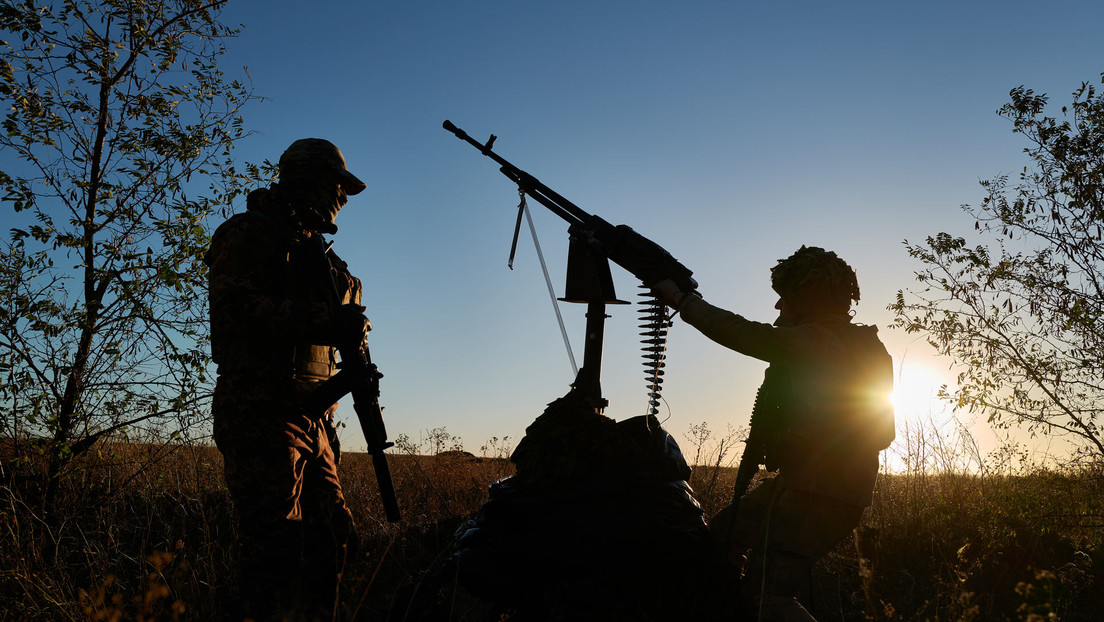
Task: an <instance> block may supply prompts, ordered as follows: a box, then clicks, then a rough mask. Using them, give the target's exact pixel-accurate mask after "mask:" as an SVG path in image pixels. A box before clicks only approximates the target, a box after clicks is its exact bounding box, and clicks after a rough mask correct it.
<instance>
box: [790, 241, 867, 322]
mask: <svg viewBox="0 0 1104 622" xmlns="http://www.w3.org/2000/svg"><path fill="white" fill-rule="evenodd" d="M771 288H773V289H774V291H775V292H777V293H778V295H779V296H781V297H782V299H783V300H785V301H786V303H787V304H789V305H791V306H793V307H794V309H795V310H797V311H798V312H799V313H846V312H847V310H848V309H850V308H851V301H852V300H854V301H855V302H858V301H859V280H858V277H857V276H856V274H855V269H854V268H852V267H851V266H849V265H848V264H847V262H846V261H844V260H842V259H840V258H839V256H838V255H836V254H835V253H833V252H831V251H826V250H824V249H823V248H817V247H815V246H802V247H801V248H800V249H798V250H797V252H795V253H794V254H793V255H790V256H789V257H787V258H786V259H779V260H778V265H776V266H774V267H773V268H771Z"/></svg>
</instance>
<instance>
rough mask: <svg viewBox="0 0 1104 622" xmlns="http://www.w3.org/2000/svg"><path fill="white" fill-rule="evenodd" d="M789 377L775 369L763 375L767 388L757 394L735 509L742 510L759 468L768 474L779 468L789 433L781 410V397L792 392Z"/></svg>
mask: <svg viewBox="0 0 1104 622" xmlns="http://www.w3.org/2000/svg"><path fill="white" fill-rule="evenodd" d="M786 387H788V380H787V376H784V375H783V372H780V371H778V370H777V369H774V368H767V371H766V372H765V373H764V375H763V384H762V385H760V386H759V390H758V391H756V393H755V405H754V406H753V407H752V409H751V429H750V430H749V431H748V437H747V440H745V441H744V453H743V454H742V455H741V456H740V466H739V467H738V468H737V469H736V484H735V486H733V490H732V505H733V507H738V506H739V504H740V497H743V496H744V495H745V494H747V490H748V487H749V486H750V485H751V480H752V479H753V478H754V477H755V474H756V473H758V472H759V465H764V466H766V467H767V470H768V471H773V470H775V469H777V468H778V466H779V465H778V444H779V442H780V439H781V437H782V435H783V434H784V433H785V425H786V424H785V422H784V417H785V413H784V412H783V411H782V410H781V409H780V408H779V403H780V401H781V397H780V395H779V393H781V392H784V391H786V390H788V389H787V388H786Z"/></svg>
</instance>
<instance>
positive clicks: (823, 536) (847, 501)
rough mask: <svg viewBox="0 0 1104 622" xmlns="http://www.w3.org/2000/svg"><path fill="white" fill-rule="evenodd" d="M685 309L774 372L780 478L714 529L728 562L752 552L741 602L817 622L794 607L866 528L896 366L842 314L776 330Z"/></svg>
mask: <svg viewBox="0 0 1104 622" xmlns="http://www.w3.org/2000/svg"><path fill="white" fill-rule="evenodd" d="M803 250H804V249H803ZM816 250H819V249H816ZM832 257H834V254H833V255H832ZM841 261H842V260H841ZM844 265H845V264H844ZM848 270H850V268H849V267H848ZM856 288H857V286H856ZM854 295H855V296H856V298H857V295H858V294H857V289H856V292H855V294H854ZM680 302H681V304H680V305H679V306H680V311H681V313H682V317H683V319H684V320H685V321H686V322H687V323H688V324H690V325H692V326H694V327H695V328H697V329H698V330H699V331H701V332H702V333H703V334H704V335H705V336H707V337H709V338H710V339H712V340H713V341H716V342H717V343H719V344H721V345H723V346H725V347H727V348H730V349H732V350H735V351H737V352H740V353H742V354H746V355H748V356H752V357H754V358H757V359H760V360H763V361H767V362H769V363H770V369H768V373H767V379H766V380H765V381H764V384H765V386H764V389H769V393H770V394H772V395H773V396H774V398H773V399H774V400H775V403H774V404H772V405H771V406H772V407H773V408H772V409H771V411H772V412H771V416H773V417H775V418H777V420H776V421H772V422H771V423H772V424H775V425H777V426H779V434H778V436H777V442H776V445H775V446H774V447H772V448H771V449H770V450H769V451H770V453H768V458H767V462H768V469H777V475H776V476H775V477H773V478H770V479H768V480H766V481H764V482H763V483H761V484H760V485H759V486H758V487H756V488H755V489H754V490H752V491H751V492H750V493H748V494H746V495H744V496H743V497H742V498H741V499H740V501H739V504H738V510H736V511H735V512H733V508H732V506H729V507H727V508H726V509H724V510H722V511H721V512H719V513H718V514H717V515H716V516H714V517H713V519H712V520H711V521H710V529H711V531H712V532H713V533H715V534H716V535H717V537H718V539H719V540H720V541H721V543H722V545H723V546H725V547H727V548H728V549H729V552H730V555H734V556H738V555H739V554H741V553H743V554H746V553H747V552H748V551H749V550H750V557H749V558H748V559H747V565H746V567H745V568H744V570H745V571H746V572H745V579H744V581H743V583H742V587H741V593H742V595H743V600H744V602H745V604H747V605H749V606H751V607H754V608H756V609H757V611H755V614H756V615H755V619H763V620H812V619H813V618H812V616H811V615H809V613H808V612H807V611H805V609H804V608H802V606H801V605H800V604H799V603H798V602H797V600H796V596H797V595H798V594H799V592H801V588H802V587H803V586H804V585H805V584H806V583H807V581H808V578H809V576H810V572H811V569H812V565H813V564H814V563H816V561H817V560H818V559H820V558H822V557H824V556H825V555H826V554H827V553H828V552H830V551H831V550H832V549H833V548H834V547H835V546H836V545H837V544H839V543H840V542H841V541H842V540H843V539H845V538H846V537H847V536H848V535H849V534H850V533H851V532H852V530H853V529H854V528H855V527H856V526H858V524H859V521H860V519H861V518H862V514H863V511H864V509H865V507H867V506H869V505H870V503H871V500H872V495H873V490H874V484H875V480H876V478H877V473H878V453H879V451H880V450H882V449H884V448H885V447H887V446H888V445H889V444H890V442H891V441H892V440H893V435H894V429H893V426H894V424H893V410H892V406H891V405H890V403H889V393H890V391H892V389H893V364H892V359H891V358H890V356H889V353H888V352H887V351H886V349H885V346H884V345H882V343H881V341H880V340H879V339H878V336H877V328H876V327H873V326H861V325H856V324H853V323H851V318H850V315H849V314H847V313H845V312H838V311H840V309H839V308H835V309H834V311H836V312H825V313H811V314H806V315H802V316H800V317H799V318H798V319H797V320H796V321H795V322H793V323H782V322H776V325H770V324H764V323H759V322H753V321H750V320H747V319H745V318H743V317H741V316H739V315H736V314H734V313H731V312H729V311H725V310H723V309H720V308H718V307H715V306H713V305H711V304H709V303H707V302H705V301H703V300H701V299H700V298H698V297H696V296H685V297H684V299H683V300H681V301H680ZM780 304H782V303H781V302H780ZM780 308H781V307H780ZM843 309H846V306H844V307H843ZM759 408H760V405H759V404H757V405H756V409H757V411H758V409H759ZM760 604H761V608H760V607H759V605H760ZM760 616H761V617H760Z"/></svg>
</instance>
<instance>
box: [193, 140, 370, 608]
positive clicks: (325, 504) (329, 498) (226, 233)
mask: <svg viewBox="0 0 1104 622" xmlns="http://www.w3.org/2000/svg"><path fill="white" fill-rule="evenodd" d="M279 172H280V177H279V181H278V183H276V184H274V185H272V186H271V187H270V188H262V189H257V190H254V191H253V192H251V193H250V194H249V197H248V201H247V211H246V212H244V213H241V214H237V215H235V216H233V217H231V218H230V219H229V220H227V221H226V222H225V223H223V224H222V225H221V226H220V227H219V228H218V229H217V230H216V231H215V233H214V235H213V236H212V238H211V249H210V252H209V253H208V255H207V263H208V265H209V266H210V313H211V353H212V356H213V359H214V361H215V362H216V363H217V364H218V383H217V385H216V388H215V397H214V404H213V407H212V411H213V414H214V436H215V442H216V444H217V445H218V448H219V450H220V451H221V452H222V455H223V458H224V460H225V476H226V483H227V486H228V487H229V489H230V494H231V497H232V499H233V501H234V507H235V510H236V513H237V517H238V523H239V532H238V533H239V543H240V545H241V561H240V566H239V571H238V586H239V589H240V598H238V599H236V600H237V602H238V604H240V607H241V611H240V613H235V614H234V615H235V617H237V618H238V619H241V618H242V617H248V618H253V619H256V620H258V621H265V620H270V619H291V620H314V619H326V620H329V619H331V618H332V617H333V610H334V606H335V602H336V598H337V579H338V573H339V572H340V570H341V567H342V565H343V564H344V562H345V559H346V556H347V554H348V552H349V549H350V548H351V547H353V546H355V544H356V532H355V528H354V525H353V520H352V517H351V515H350V513H349V510H348V508H347V507H346V504H345V499H344V496H343V495H342V490H341V483H340V481H339V480H338V477H337V466H336V465H337V461H338V456H337V455H335V454H337V453H338V452H339V450H338V449H337V447H336V435H335V434H334V426H333V415H334V411H335V410H336V405H331V406H330V407H329V408H328V409H326V410H325V411H324V412H310V411H308V409H307V408H305V407H304V405H303V400H304V398H305V396H306V395H308V394H309V393H310V392H311V391H312V389H314V388H315V387H317V386H318V384H319V383H321V382H322V381H323V380H325V379H327V378H329V377H330V376H332V375H333V374H334V373H335V362H336V353H335V348H334V344H335V343H338V342H339V340H346V339H357V340H360V341H356V342H355V343H362V342H363V339H365V337H366V335H367V331H368V330H369V328H370V326H369V324H368V320H367V318H366V317H365V316H364V308H363V307H361V306H360V295H361V284H360V281H359V280H357V279H356V278H355V277H353V276H352V275H351V274H349V272H348V269H347V266H346V264H345V263H344V262H342V261H341V260H339V259H337V257H336V256H334V255H333V254H332V253H326V251H325V250H324V247H323V246H322V243H321V237H320V236H321V234H323V233H335V232H336V231H337V226H336V225H335V224H334V220H335V218H336V216H337V212H338V210H340V209H341V207H342V206H343V205H345V203H346V202H347V201H348V198H347V195H354V194H357V193H358V192H360V191H362V190H364V188H365V184H364V183H363V182H362V181H360V180H359V179H357V178H356V177H355V176H354V175H353V174H352V173H350V172H349V171H348V170H347V169H346V166H345V159H344V157H343V156H342V155H341V152H340V151H339V150H338V149H337V147H335V146H334V145H333V144H331V143H330V142H328V141H325V140H321V139H317V138H306V139H302V140H297V141H295V142H294V143H292V144H291V146H290V147H288V149H287V150H286V151H285V152H284V153H283V155H282V156H281V157H280V163H279ZM335 284H336V291H337V295H336V296H335V293H334V292H335Z"/></svg>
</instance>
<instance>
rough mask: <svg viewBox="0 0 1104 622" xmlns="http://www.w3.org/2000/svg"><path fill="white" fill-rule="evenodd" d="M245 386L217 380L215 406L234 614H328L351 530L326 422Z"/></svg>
mask: <svg viewBox="0 0 1104 622" xmlns="http://www.w3.org/2000/svg"><path fill="white" fill-rule="evenodd" d="M245 389H246V387H243V386H240V383H235V382H234V381H233V380H232V379H225V378H220V379H219V385H218V387H217V388H216V392H215V403H214V406H213V414H214V424H215V425H214V431H215V443H216V444H217V445H218V448H219V451H221V452H222V455H223V460H224V463H225V477H226V484H227V487H228V488H229V490H230V496H231V498H232V499H233V501H234V508H235V511H236V513H237V517H238V538H239V545H240V562H239V567H238V575H237V584H238V591H239V595H238V598H236V599H234V600H235V604H237V605H238V606H240V611H238V612H236V613H233V614H232V616H233V617H235V618H238V619H244V618H253V619H255V620H257V621H258V622H265V621H267V620H293V621H298V620H311V621H313V620H331V619H333V618H334V616H335V614H334V612H335V611H336V609H337V607H336V605H337V602H338V575H339V573H340V572H341V571H342V569H343V568H342V567H343V565H344V563H345V562H346V559H347V556H348V554H349V553H350V552H351V550H350V549H351V548H352V547H354V546H355V544H356V533H355V528H354V526H353V520H352V516H351V514H350V513H349V509H348V507H347V506H346V504H345V498H344V495H343V494H342V490H341V483H340V481H339V480H338V476H337V466H336V460H335V456H334V453H333V450H332V448H331V446H330V441H329V438H328V434H327V429H326V428H327V426H326V425H324V423H323V420H322V419H319V418H311V417H309V416H307V414H306V413H304V412H302V411H301V410H299V409H298V408H296V407H295V406H294V399H287V398H288V397H289V396H288V395H287V394H286V393H285V392H283V391H279V392H275V393H268V394H265V395H256V394H251V392H250V391H246V390H245ZM243 393H244V394H245V395H243ZM250 395H252V399H249V396H250ZM291 397H293V396H291Z"/></svg>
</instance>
